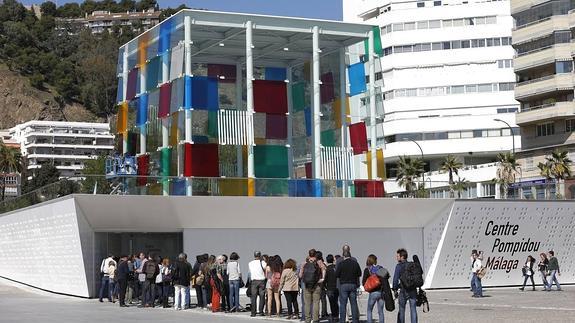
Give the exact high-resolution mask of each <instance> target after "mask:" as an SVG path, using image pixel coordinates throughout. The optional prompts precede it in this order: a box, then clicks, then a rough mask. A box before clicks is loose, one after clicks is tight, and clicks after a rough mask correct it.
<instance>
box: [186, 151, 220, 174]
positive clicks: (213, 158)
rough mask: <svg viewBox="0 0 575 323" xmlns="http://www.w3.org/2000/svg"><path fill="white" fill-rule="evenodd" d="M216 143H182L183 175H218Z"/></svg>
mask: <svg viewBox="0 0 575 323" xmlns="http://www.w3.org/2000/svg"><path fill="white" fill-rule="evenodd" d="M219 173H220V170H219V154H218V145H217V144H190V143H185V144H184V176H200V177H218V176H220V174H219Z"/></svg>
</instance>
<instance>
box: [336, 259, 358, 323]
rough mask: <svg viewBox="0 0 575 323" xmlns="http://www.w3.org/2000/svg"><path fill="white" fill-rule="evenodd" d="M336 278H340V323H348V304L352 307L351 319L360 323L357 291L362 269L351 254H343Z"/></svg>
mask: <svg viewBox="0 0 575 323" xmlns="http://www.w3.org/2000/svg"><path fill="white" fill-rule="evenodd" d="M335 277H336V278H339V302H340V304H339V305H340V307H339V321H340V322H345V321H346V315H347V313H346V307H347V302H348V300H349V303H350V305H351V318H352V321H353V323H357V322H359V308H358V306H357V289H358V288H359V278H360V277H361V267H359V264H358V263H357V261H356V260H355V259H353V258H351V252H349V251H348V250H346V251H344V252H343V260H342V261H341V262H340V263H339V265H337V266H336V269H335Z"/></svg>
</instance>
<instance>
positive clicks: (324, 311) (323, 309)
mask: <svg viewBox="0 0 575 323" xmlns="http://www.w3.org/2000/svg"><path fill="white" fill-rule="evenodd" d="M319 299H320V301H321V317H326V316H327V293H326V290H325V288H323V286H322V287H321V293H320V295H319Z"/></svg>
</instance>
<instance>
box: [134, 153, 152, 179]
mask: <svg viewBox="0 0 575 323" xmlns="http://www.w3.org/2000/svg"><path fill="white" fill-rule="evenodd" d="M136 163H137V164H138V179H137V181H136V184H137V185H138V186H142V185H146V183H147V178H146V177H145V176H148V175H149V174H150V155H148V154H145V155H141V156H138V158H137V160H136Z"/></svg>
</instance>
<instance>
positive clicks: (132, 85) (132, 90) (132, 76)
mask: <svg viewBox="0 0 575 323" xmlns="http://www.w3.org/2000/svg"><path fill="white" fill-rule="evenodd" d="M139 71H140V70H139V69H138V68H134V69H132V70H131V71H130V72H129V73H128V88H127V90H126V100H133V99H134V98H135V97H136V93H137V86H138V79H139V78H138V73H139Z"/></svg>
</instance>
